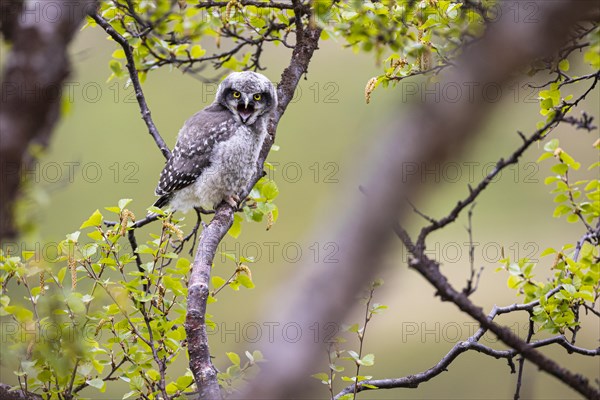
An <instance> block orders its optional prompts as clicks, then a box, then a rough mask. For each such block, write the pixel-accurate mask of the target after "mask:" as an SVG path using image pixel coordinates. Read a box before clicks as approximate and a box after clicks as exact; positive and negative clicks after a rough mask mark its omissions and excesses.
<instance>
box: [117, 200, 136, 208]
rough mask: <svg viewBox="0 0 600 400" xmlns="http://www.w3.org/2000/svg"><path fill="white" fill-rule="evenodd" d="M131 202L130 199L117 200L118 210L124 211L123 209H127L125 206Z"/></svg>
mask: <svg viewBox="0 0 600 400" xmlns="http://www.w3.org/2000/svg"><path fill="white" fill-rule="evenodd" d="M132 201H133V200H132V199H121V200H119V203H118V204H119V208H120V209H121V210H122V209H124V208H125V207H127V205H128V204H129V203H131V202H132Z"/></svg>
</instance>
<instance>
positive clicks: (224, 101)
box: [215, 71, 277, 125]
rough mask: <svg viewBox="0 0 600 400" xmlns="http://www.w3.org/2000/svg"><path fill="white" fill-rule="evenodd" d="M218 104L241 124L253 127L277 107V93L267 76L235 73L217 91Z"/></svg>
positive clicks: (252, 73) (247, 72) (248, 72)
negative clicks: (259, 119)
mask: <svg viewBox="0 0 600 400" xmlns="http://www.w3.org/2000/svg"><path fill="white" fill-rule="evenodd" d="M215 102H216V103H219V104H221V105H223V106H224V107H226V108H227V109H228V110H229V111H231V112H232V113H233V115H234V116H235V118H236V119H239V121H240V123H242V124H246V125H252V124H254V123H255V122H256V120H257V119H258V118H259V117H261V116H262V115H265V114H268V113H269V112H270V111H271V110H273V109H275V107H276V106H277V92H276V91H275V87H274V86H273V84H272V83H271V81H269V80H268V79H267V77H266V76H264V75H262V74H258V73H256V72H251V71H244V72H233V73H232V74H230V75H229V76H228V77H227V78H225V79H224V80H223V82H221V84H220V85H219V88H218V89H217V96H216V99H215Z"/></svg>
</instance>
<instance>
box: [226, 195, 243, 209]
mask: <svg viewBox="0 0 600 400" xmlns="http://www.w3.org/2000/svg"><path fill="white" fill-rule="evenodd" d="M239 202H240V196H238V195H237V194H234V195H232V196H227V197H226V198H225V203H227V204H229V205H230V206H231V207H233V208H234V209H235V210H237V206H238V203H239Z"/></svg>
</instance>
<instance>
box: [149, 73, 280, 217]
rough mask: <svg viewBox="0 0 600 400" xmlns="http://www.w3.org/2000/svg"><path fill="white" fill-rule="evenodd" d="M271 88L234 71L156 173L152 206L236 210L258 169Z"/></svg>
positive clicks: (254, 76)
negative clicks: (225, 205)
mask: <svg viewBox="0 0 600 400" xmlns="http://www.w3.org/2000/svg"><path fill="white" fill-rule="evenodd" d="M276 106H277V94H276V92H275V87H274V86H273V84H272V83H271V82H270V81H269V80H268V79H267V78H266V77H265V76H264V75H261V74H258V73H255V72H250V71H245V72H234V73H232V74H230V75H229V76H228V77H227V78H225V79H224V80H223V82H221V84H220V85H219V87H218V89H217V94H216V97H215V101H214V102H213V103H212V104H211V105H209V106H208V107H206V108H205V109H203V110H202V111H199V112H198V113H196V114H194V115H193V116H192V117H191V118H190V119H188V120H187V121H186V122H185V124H184V125H183V128H181V130H180V131H179V135H178V137H177V143H176V144H175V148H174V149H173V153H172V155H171V158H169V160H168V161H167V163H166V165H165V167H164V169H163V170H162V172H161V174H160V180H159V182H158V187H157V188H156V191H155V193H156V195H157V196H161V197H160V198H159V199H158V200H157V201H156V203H155V204H154V205H155V206H157V207H163V206H165V205H167V204H168V205H169V206H170V208H171V209H172V210H179V211H183V212H186V211H188V210H190V209H191V208H193V207H203V208H205V209H210V208H214V207H216V206H217V205H218V204H219V203H221V202H222V201H225V202H227V203H229V204H230V205H231V206H232V207H236V206H237V203H238V202H239V201H240V198H239V196H240V195H241V192H242V191H243V190H244V189H245V188H246V186H247V185H248V184H249V183H250V180H251V179H252V176H253V174H254V173H255V171H256V169H257V162H258V156H259V153H260V149H261V147H262V144H263V141H264V139H265V136H266V135H267V124H268V122H269V118H270V116H271V112H272V111H273V110H274V109H275V108H276Z"/></svg>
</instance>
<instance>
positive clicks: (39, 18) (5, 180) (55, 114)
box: [0, 0, 96, 240]
mask: <svg viewBox="0 0 600 400" xmlns="http://www.w3.org/2000/svg"><path fill="white" fill-rule="evenodd" d="M43 3H44V2H43V1H41V0H35V1H28V2H25V3H23V2H21V1H10V2H5V1H3V2H2V7H1V8H0V11H2V13H1V15H2V16H1V17H0V21H1V22H2V26H1V27H0V30H1V31H2V33H3V35H4V37H5V39H7V40H10V41H12V48H11V50H10V53H9V54H8V56H7V58H6V60H7V62H6V66H5V68H4V71H3V74H2V79H1V81H2V93H1V94H2V100H1V102H0V160H1V161H0V177H1V178H0V179H2V181H1V185H2V190H0V240H2V239H5V238H12V237H15V236H16V235H17V234H18V232H17V228H16V227H15V226H14V219H13V209H12V208H13V204H14V201H15V200H16V198H17V196H18V191H19V185H20V183H21V177H22V175H21V169H22V167H27V168H30V167H31V165H32V164H33V163H34V162H35V160H34V159H33V157H32V156H31V155H30V154H28V149H29V146H31V145H32V144H33V143H37V144H39V145H41V146H43V147H45V146H47V144H48V142H49V140H50V136H51V134H52V131H53V129H54V126H55V125H56V122H57V121H58V119H59V117H60V96H58V95H57V90H60V88H61V87H62V85H63V83H64V81H65V79H66V78H67V76H68V75H69V73H70V70H71V65H70V61H69V57H68V55H67V47H68V46H69V44H70V43H71V40H72V39H73V35H74V34H75V33H76V32H77V28H78V27H79V25H80V24H81V22H82V21H83V19H84V16H85V13H86V12H87V11H88V10H89V9H90V8H91V7H95V4H96V1H95V0H82V1H77V2H73V1H68V0H59V1H56V2H55V6H56V7H57V8H58V9H57V15H58V17H57V18H55V19H52V20H50V19H49V18H46V17H45V16H43V15H40V10H41V9H43V5H44V4H43Z"/></svg>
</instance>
